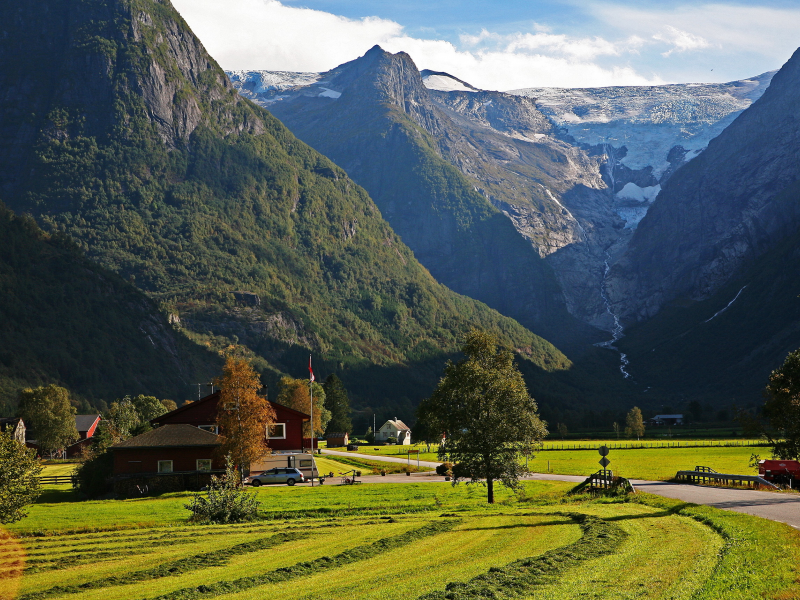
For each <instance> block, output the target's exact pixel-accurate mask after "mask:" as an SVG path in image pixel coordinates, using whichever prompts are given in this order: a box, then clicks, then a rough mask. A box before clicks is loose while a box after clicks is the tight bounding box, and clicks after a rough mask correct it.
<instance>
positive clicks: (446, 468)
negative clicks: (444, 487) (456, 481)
mask: <svg viewBox="0 0 800 600" xmlns="http://www.w3.org/2000/svg"><path fill="white" fill-rule="evenodd" d="M452 468H453V463H451V462H443V463H442V464H440V465H436V474H437V475H441V476H442V477H445V476H447V475H450V473H451V472H452Z"/></svg>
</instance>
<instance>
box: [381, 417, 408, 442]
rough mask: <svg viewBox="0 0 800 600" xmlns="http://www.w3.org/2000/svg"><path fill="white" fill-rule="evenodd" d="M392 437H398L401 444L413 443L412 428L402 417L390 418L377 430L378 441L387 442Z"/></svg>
mask: <svg viewBox="0 0 800 600" xmlns="http://www.w3.org/2000/svg"><path fill="white" fill-rule="evenodd" d="M390 437H393V438H396V439H397V443H398V444H399V445H401V446H409V445H411V430H410V429H409V428H408V425H406V424H405V423H403V422H402V421H401V420H400V419H398V418H396V417H395V419H394V420H392V419H389V420H388V421H386V423H384V424H383V425H382V426H381V428H380V429H378V431H376V432H375V441H376V442H385V441H386V440H388V439H389V438H390Z"/></svg>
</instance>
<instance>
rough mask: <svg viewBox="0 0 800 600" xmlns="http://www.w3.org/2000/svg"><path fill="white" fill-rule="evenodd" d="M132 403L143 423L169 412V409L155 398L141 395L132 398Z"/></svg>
mask: <svg viewBox="0 0 800 600" xmlns="http://www.w3.org/2000/svg"><path fill="white" fill-rule="evenodd" d="M126 397H127V396H126ZM131 402H133V406H134V407H135V408H136V412H138V413H139V419H140V420H141V421H143V422H144V421H149V420H150V419H155V418H156V417H160V416H161V415H163V414H164V413H166V412H167V407H166V406H165V405H164V403H163V402H162V401H161V400H158V399H157V398H156V397H155V396H145V395H143V394H139V395H138V396H134V397H133V398H131Z"/></svg>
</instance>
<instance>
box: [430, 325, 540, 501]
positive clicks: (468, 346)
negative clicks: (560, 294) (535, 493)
mask: <svg viewBox="0 0 800 600" xmlns="http://www.w3.org/2000/svg"><path fill="white" fill-rule="evenodd" d="M462 351H463V352H464V354H465V355H466V358H465V359H464V360H461V361H459V362H457V363H453V362H448V363H447V365H446V366H445V372H444V377H442V379H441V380H440V381H439V385H438V386H437V387H436V390H435V391H434V392H433V395H432V396H431V397H430V398H428V399H426V400H423V402H422V403H421V404H420V408H419V411H418V416H419V419H420V420H424V421H427V422H428V424H429V426H430V427H432V428H433V429H434V430H438V431H441V432H444V433H446V435H447V445H446V447H440V449H439V453H440V457H441V458H442V459H444V458H445V456H444V455H445V453H446V454H447V455H449V458H450V460H451V461H452V462H454V463H459V464H460V468H461V469H462V470H463V471H464V472H466V473H469V476H470V478H471V481H472V482H477V481H480V480H485V481H486V486H487V499H488V501H489V502H490V503H492V502H494V482H495V481H500V482H502V483H503V484H504V485H506V486H509V487H512V488H515V487H517V486H518V485H519V477H520V475H521V474H522V473H523V467H522V465H521V464H520V461H519V458H520V456H521V455H522V454H523V452H525V451H527V450H528V449H530V448H531V445H532V444H534V443H537V442H540V441H541V440H542V438H543V437H544V436H545V435H547V428H546V426H545V423H544V422H542V421H541V420H540V419H539V414H538V410H537V406H536V402H535V401H534V400H533V398H531V397H530V395H529V394H528V390H527V388H526V386H525V382H524V380H523V379H522V375H521V373H520V372H519V369H518V368H517V366H516V365H515V364H514V354H513V353H512V352H511V351H510V350H507V349H505V348H501V347H499V345H498V340H497V338H496V337H495V336H493V335H490V334H487V333H485V332H483V331H480V330H477V329H473V330H472V331H470V332H469V333H468V334H467V336H466V340H465V344H464V347H463V349H462Z"/></svg>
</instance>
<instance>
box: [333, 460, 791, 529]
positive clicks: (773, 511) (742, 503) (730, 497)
mask: <svg viewBox="0 0 800 600" xmlns="http://www.w3.org/2000/svg"><path fill="white" fill-rule="evenodd" d="M322 453H323V454H330V455H332V456H350V457H354V458H361V459H366V460H379V461H384V462H393V463H403V464H407V462H408V461H407V459H405V458H396V457H393V456H374V455H371V454H358V453H356V452H338V451H336V450H322ZM412 464H416V463H414V461H413V460H412ZM419 464H420V466H424V467H436V465H438V464H439V463H437V462H432V461H424V460H423V461H420V463H419ZM334 479H336V478H334ZM361 479H362V481H363V482H364V483H422V482H441V481H444V478H443V477H440V476H438V475H435V474H434V473H412V475H411V476H404V475H387V476H385V477H381V476H379V475H378V476H374V475H370V476H366V477H362V478H361ZM528 479H536V480H541V481H570V482H574V483H580V482H581V481H583V480H584V479H585V477H581V476H576V475H555V474H552V473H533V474H532V475H530V476H529V477H528ZM332 483H334V482H332ZM631 483H632V484H633V485H634V487H635V488H636V489H637V490H640V491H642V492H648V493H650V494H657V495H659V496H664V497H666V498H674V499H676V500H683V501H684V502H691V503H693V504H705V505H706V506H713V507H714V508H721V509H723V510H733V511H736V512H741V513H747V514H749V515H755V516H757V517H763V518H765V519H771V520H772V521H778V522H780V523H786V524H788V525H791V526H792V527H795V528H797V529H800V494H791V493H777V492H759V491H755V490H748V489H731V488H718V487H705V486H701V485H688V484H677V483H668V482H665V481H644V480H638V479H634V480H631Z"/></svg>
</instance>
